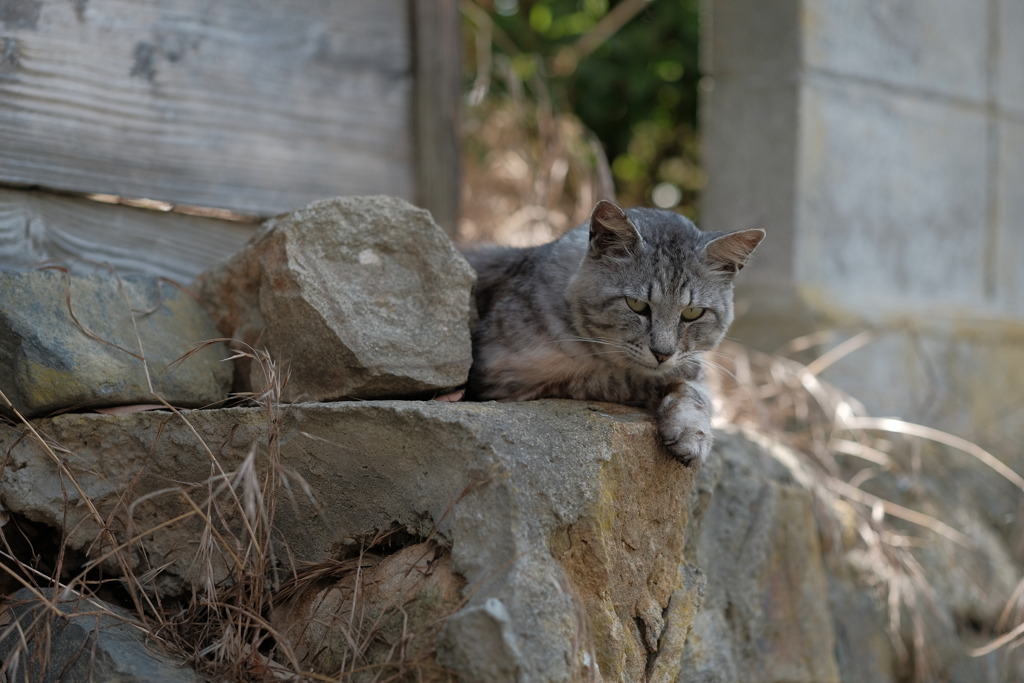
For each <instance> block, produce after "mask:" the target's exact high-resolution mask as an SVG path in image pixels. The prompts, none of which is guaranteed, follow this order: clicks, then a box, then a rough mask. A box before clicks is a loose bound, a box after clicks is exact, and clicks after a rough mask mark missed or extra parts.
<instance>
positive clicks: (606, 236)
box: [590, 199, 643, 257]
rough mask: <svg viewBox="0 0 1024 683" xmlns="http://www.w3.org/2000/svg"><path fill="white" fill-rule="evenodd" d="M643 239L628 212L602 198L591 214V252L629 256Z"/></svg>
mask: <svg viewBox="0 0 1024 683" xmlns="http://www.w3.org/2000/svg"><path fill="white" fill-rule="evenodd" d="M642 241H643V240H642V239H641V238H640V233H639V232H637V231H636V227H635V226H634V225H633V223H632V222H631V221H630V220H629V216H627V215H626V212H625V211H623V210H622V209H620V208H619V207H617V206H615V204H613V203H612V202H610V201H608V200H607V199H602V200H601V201H599V202H598V203H597V206H595V207H594V212H593V213H592V214H590V253H591V255H592V256H594V257H601V256H628V255H629V254H631V253H635V252H636V250H637V249H638V248H639V247H640V244H641V242H642Z"/></svg>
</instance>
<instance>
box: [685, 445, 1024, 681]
mask: <svg viewBox="0 0 1024 683" xmlns="http://www.w3.org/2000/svg"><path fill="white" fill-rule="evenodd" d="M759 440H760V441H761V442H762V443H763V444H764V446H765V447H762V446H760V445H758V444H757V443H753V442H752V441H750V440H748V439H746V438H744V437H743V436H741V435H739V434H728V435H723V434H721V433H718V434H716V441H717V443H716V448H715V450H716V454H717V456H718V457H717V458H713V459H711V460H709V462H708V464H707V466H705V468H704V469H703V470H702V471H701V472H700V474H699V475H698V477H697V479H696V480H695V482H694V487H693V492H692V494H691V499H690V516H689V520H690V521H689V529H688V530H687V540H686V550H685V561H686V562H688V563H692V564H695V565H697V566H699V567H700V568H701V570H702V571H703V572H704V573H705V575H706V576H707V587H706V590H705V599H704V602H703V609H702V610H701V612H700V613H699V614H698V615H697V617H696V619H695V620H694V622H693V628H692V631H691V632H690V635H689V637H688V639H687V641H686V645H685V648H684V651H683V656H682V666H681V668H680V670H679V673H678V678H677V681H679V683H684V682H685V683H694V682H697V683H735V682H737V681H752V680H756V681H762V682H764V683H783V682H785V683H800V682H804V683H817V682H819V681H820V682H826V681H836V682H838V681H842V682H843V683H884V682H886V681H889V682H895V681H899V680H907V679H908V677H909V675H910V672H911V671H912V660H913V659H914V657H921V658H922V661H924V662H926V664H927V666H929V667H930V668H931V672H932V674H933V675H935V676H937V677H939V679H940V680H951V681H958V682H960V681H963V682H964V683H966V682H967V681H981V680H986V681H987V680H992V681H996V680H1019V677H1020V674H1021V672H1020V670H1018V668H1017V667H1019V665H1018V663H1017V662H1016V660H1014V659H1012V658H1007V657H1004V656H1002V654H1001V653H993V654H991V655H989V656H988V657H985V658H973V657H970V656H968V654H967V647H979V646H981V645H984V644H985V643H986V642H987V633H990V632H991V631H992V630H993V629H994V628H995V624H996V622H997V620H998V619H999V615H1000V612H1001V610H1002V608H1003V606H1004V605H1005V604H1006V601H1007V599H1008V598H1009V597H1010V595H1011V593H1012V592H1013V589H1014V586H1015V583H1016V581H1017V579H1018V578H1019V576H1020V570H1019V568H1018V567H1017V566H1016V565H1015V563H1014V561H1013V559H1012V557H1011V555H1010V553H1009V551H1008V548H1007V547H1006V545H1005V543H1004V542H1003V541H1002V539H1001V538H1000V536H999V534H998V533H997V532H996V531H995V530H994V529H993V528H992V527H990V526H988V525H987V524H986V523H985V521H984V515H983V514H982V512H980V511H979V510H978V509H977V508H976V507H974V505H973V504H972V501H971V500H970V499H969V498H968V497H964V496H962V495H958V494H957V492H956V491H955V487H956V482H957V479H956V478H955V477H954V478H949V475H950V474H951V473H953V474H955V473H956V470H952V471H949V470H947V469H946V468H945V467H942V466H941V465H940V464H939V463H938V462H936V461H935V460H929V467H928V468H925V469H924V470H923V472H922V474H921V479H920V481H919V482H917V484H916V485H908V482H906V481H903V480H902V479H905V477H904V478H902V479H901V478H900V477H897V476H894V475H893V474H891V473H885V472H881V473H879V474H878V475H877V476H876V477H875V478H873V479H871V480H870V481H869V482H867V483H866V484H863V485H862V489H864V490H866V491H867V492H870V493H872V494H874V495H877V496H881V497H883V498H885V499H886V500H889V501H893V502H896V503H897V504H900V505H903V506H905V507H912V508H914V509H924V510H926V511H927V512H929V513H931V514H932V515H933V516H934V517H935V518H937V519H939V520H942V521H944V522H945V523H947V524H950V525H951V526H952V527H954V528H956V529H959V530H961V531H962V532H963V533H964V534H965V535H966V536H967V537H969V538H970V547H964V546H963V545H960V544H958V543H957V542H954V541H953V540H951V539H949V538H947V537H945V536H943V535H940V534H939V533H936V532H935V531H932V530H930V529H926V528H922V527H920V526H917V525H911V524H909V523H904V522H901V521H900V520H893V519H892V518H889V520H888V522H887V524H888V529H889V530H891V531H893V532H896V533H903V534H905V536H906V538H907V539H909V541H908V542H909V543H912V544H913V546H912V549H901V550H906V551H907V552H908V553H910V554H911V557H910V558H907V559H906V560H895V564H893V565H890V564H887V562H888V561H891V560H892V557H891V556H892V555H893V553H894V552H896V551H894V550H892V548H890V549H889V550H888V553H889V555H890V558H889V559H888V560H887V559H886V558H885V557H882V556H880V555H879V552H885V551H877V550H876V551H872V550H871V549H870V548H868V547H866V546H865V543H864V541H863V535H868V536H870V535H871V534H872V533H880V532H877V531H876V532H872V531H871V526H872V525H871V524H867V523H866V521H865V517H864V513H863V512H862V513H861V515H860V516H859V517H858V516H857V514H856V513H855V512H854V509H853V507H851V505H850V504H849V503H848V502H847V501H845V500H844V499H836V498H818V497H816V494H814V493H813V492H812V490H811V489H809V488H808V485H807V482H808V481H810V479H809V478H808V476H809V475H808V470H805V469H803V466H802V465H800V461H799V460H798V459H797V458H795V456H793V454H792V453H791V452H789V451H787V450H786V449H785V448H781V447H779V446H778V445H777V444H775V445H773V444H772V443H771V442H769V441H768V440H767V439H763V438H760V439H759ZM936 460H937V458H936ZM959 464H960V466H961V467H966V463H963V462H961V463H959ZM983 469H984V466H983V465H981V464H980V463H978V462H977V461H975V464H974V474H975V475H977V476H980V471H981V470H983ZM901 561H904V562H906V563H907V565H905V568H904V569H903V570H900V569H898V566H899V562H901ZM911 565H912V566H911ZM915 567H916V569H915ZM901 577H902V579H901ZM900 580H902V581H903V583H902V584H901V588H902V590H903V595H902V598H901V606H900V624H901V629H902V630H900V631H899V632H898V633H896V634H895V636H896V637H897V638H900V639H902V641H903V642H904V643H906V644H907V650H908V651H909V652H910V654H911V655H913V656H912V657H910V658H909V659H905V660H904V661H901V660H900V657H899V656H898V653H897V651H896V650H895V648H894V646H893V641H892V636H893V634H890V632H889V626H890V613H889V606H888V604H887V603H886V597H887V595H888V593H887V590H888V588H889V582H890V581H900ZM916 618H917V619H919V621H918V624H919V625H921V626H922V627H923V628H922V631H921V632H920V634H915V633H914V628H915V624H914V621H915V619H916ZM958 624H959V625H964V624H976V625H978V627H979V630H978V632H977V633H973V634H972V632H971V630H970V629H968V628H964V627H963V626H961V627H959V628H958V626H957V625H958ZM921 636H923V644H922V642H920V641H919V643H918V645H916V646H915V645H914V641H915V638H916V637H921ZM915 647H920V648H922V649H920V650H919V651H917V652H916V653H915V652H914V648H915ZM991 671H1001V672H1002V673H1000V674H999V675H998V676H996V677H994V678H993V677H992V676H991V675H990V673H989V672H991ZM918 673H920V671H918Z"/></svg>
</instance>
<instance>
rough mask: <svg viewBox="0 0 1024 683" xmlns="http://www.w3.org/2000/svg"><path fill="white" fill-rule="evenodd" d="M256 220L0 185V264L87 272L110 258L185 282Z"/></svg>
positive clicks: (237, 244) (121, 268) (129, 269)
mask: <svg viewBox="0 0 1024 683" xmlns="http://www.w3.org/2000/svg"><path fill="white" fill-rule="evenodd" d="M258 227H259V226H258V225H256V224H253V223H238V222H234V221H225V220H217V219H213V218H200V217H198V216H186V215H184V214H180V213H172V212H166V213H165V212H160V211H150V210H147V209H135V208H131V207H127V206H117V205H111V204H101V203H99V202H94V201H89V200H86V199H78V198H73V197H62V196H59V195H53V194H49V193H44V192H22V191H18V190H6V189H0V269H2V270H10V269H15V268H22V267H28V266H32V265H36V264H39V263H42V262H44V261H50V260H55V261H56V262H57V263H59V264H60V265H64V266H66V267H69V268H70V269H71V270H73V271H75V272H83V273H88V272H93V271H95V270H96V269H97V264H101V263H109V264H111V265H112V266H114V267H115V268H117V270H118V272H121V273H138V272H143V273H150V274H153V275H159V276H162V277H166V278H168V279H170V280H174V281H175V282H178V283H181V284H183V285H188V284H189V283H190V282H192V280H193V279H195V277H196V276H197V275H198V274H199V273H201V272H202V271H204V270H206V268H207V267H209V266H210V265H212V264H214V263H216V262H217V261H219V260H221V259H223V258H226V257H228V256H230V255H231V254H234V253H235V252H236V251H238V250H239V249H240V248H241V247H242V245H243V244H245V242H246V241H247V240H248V239H249V238H250V237H251V236H252V235H253V233H255V232H256V230H257V228H258ZM100 269H101V270H102V267H101V268H100Z"/></svg>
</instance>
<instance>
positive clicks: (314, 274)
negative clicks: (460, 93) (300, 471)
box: [194, 196, 476, 401]
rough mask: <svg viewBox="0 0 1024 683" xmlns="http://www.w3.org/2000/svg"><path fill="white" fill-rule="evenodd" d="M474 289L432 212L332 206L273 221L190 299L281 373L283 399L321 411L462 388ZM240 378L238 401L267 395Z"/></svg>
mask: <svg viewBox="0 0 1024 683" xmlns="http://www.w3.org/2000/svg"><path fill="white" fill-rule="evenodd" d="M475 281H476V276H475V274H474V273H473V270H472V268H470V267H469V264H467V263H466V261H465V260H464V259H463V258H462V256H461V255H460V254H459V253H458V252H457V251H456V250H455V247H454V246H453V245H452V243H451V240H449V239H448V237H447V236H446V235H445V234H444V232H443V231H442V230H441V228H439V227H438V226H437V224H436V223H434V221H433V219H432V218H431V217H430V214H429V213H428V212H426V211H424V210H422V209H417V208H415V207H414V206H412V205H411V204H409V203H407V202H405V201H404V200H401V199H397V198H394V197H383V196H379V197H339V198H336V199H326V200H323V201H319V202H314V203H312V204H310V205H309V206H307V207H306V208H305V209H302V210H301V211H296V212H294V213H290V214H285V215H282V216H278V217H277V218H274V219H271V220H270V221H268V222H267V223H266V224H265V225H264V227H263V229H262V230H261V231H260V232H259V233H257V234H256V235H255V236H254V237H253V239H252V240H251V241H250V243H249V244H248V245H246V247H245V248H244V249H242V250H241V251H240V252H239V253H238V254H236V255H235V256H234V257H232V258H231V259H229V260H228V261H226V262H225V263H222V264H220V265H218V266H215V267H213V268H211V269H210V270H208V271H207V272H206V273H204V274H203V275H201V276H200V278H199V279H198V280H197V282H196V284H195V285H194V289H195V291H197V292H198V294H199V297H200V300H201V301H202V302H203V305H204V306H205V307H206V309H207V310H208V311H209V313H210V315H211V316H212V317H213V318H214V320H215V321H216V322H217V325H218V327H219V328H220V330H221V332H223V334H224V335H225V336H227V337H233V338H234V339H236V340H238V341H240V342H244V343H245V344H248V345H250V346H252V347H257V348H266V350H267V351H269V352H270V354H271V356H272V357H273V358H274V359H275V360H278V361H284V362H287V365H288V368H289V373H290V380H289V383H288V385H287V387H285V394H284V395H285V398H286V400H289V401H297V400H312V401H324V400H334V399H340V398H381V397H405V396H412V395H416V394H424V393H429V392H435V391H443V390H446V389H451V388H454V387H457V386H459V385H461V384H464V383H465V381H466V378H467V376H468V374H469V366H470V365H471V364H472V351H471V344H470V324H471V320H472V319H473V318H474V316H475V313H474V311H475V308H474V302H473V299H472V289H473V285H474V283H475ZM236 367H237V372H236V375H235V389H236V390H239V391H261V390H262V388H263V384H264V380H263V374H262V369H261V368H260V367H259V366H258V365H257V364H254V363H250V362H248V361H247V360H246V359H239V362H238V363H237V366H236Z"/></svg>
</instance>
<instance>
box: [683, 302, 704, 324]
mask: <svg viewBox="0 0 1024 683" xmlns="http://www.w3.org/2000/svg"><path fill="white" fill-rule="evenodd" d="M702 315H704V309H703V308H701V307H699V306H690V307H689V308H684V309H683V320H684V321H685V322H688V323H692V322H693V321H694V320H696V319H697V318H699V317H701V316H702Z"/></svg>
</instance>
